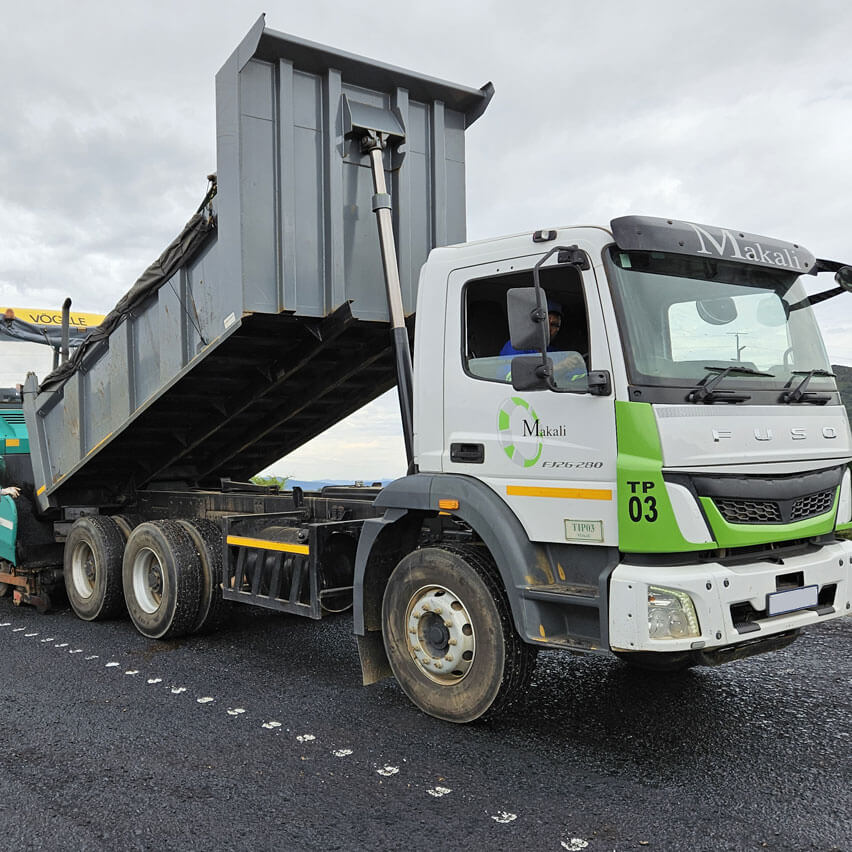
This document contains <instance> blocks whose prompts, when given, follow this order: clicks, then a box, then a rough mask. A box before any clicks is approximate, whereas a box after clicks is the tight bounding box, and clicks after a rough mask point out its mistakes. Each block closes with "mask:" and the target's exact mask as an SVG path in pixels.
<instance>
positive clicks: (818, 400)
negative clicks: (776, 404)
mask: <svg viewBox="0 0 852 852" xmlns="http://www.w3.org/2000/svg"><path fill="white" fill-rule="evenodd" d="M793 375H794V376H804V378H803V379H802V381H800V382H799V384H797V385H796V387H795V388H794V389H793V390H791V391H784V393H782V394H781V402H786V403H791V402H810V403H813V404H814V405H825V404H826V403H827V402H831V395H830V394H825V393H806V392H805V388H806V387H807V386H808V382H809V381H810V380H811V379H812V378H813V377H814V376H825V377H826V378H828V379H834V378H837V377H836V376H835V374H834V373H831V372H829V371H828V370H821V369H816V370H793Z"/></svg>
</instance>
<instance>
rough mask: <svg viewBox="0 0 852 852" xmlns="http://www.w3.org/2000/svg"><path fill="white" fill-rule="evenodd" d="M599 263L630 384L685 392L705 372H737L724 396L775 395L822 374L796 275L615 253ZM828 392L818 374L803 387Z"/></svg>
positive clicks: (823, 361) (825, 364)
mask: <svg viewBox="0 0 852 852" xmlns="http://www.w3.org/2000/svg"><path fill="white" fill-rule="evenodd" d="M605 261H606V266H607V273H608V275H609V278H610V281H611V283H612V290H613V295H614V298H615V301H616V310H617V313H618V318H619V326H620V330H621V334H622V338H623V339H624V343H625V356H626V360H627V368H628V373H629V376H630V382H631V384H634V385H652V386H653V385H657V386H668V387H694V386H695V385H696V384H698V383H699V382H700V381H702V379H705V377H706V376H707V375H708V369H711V370H712V369H714V368H716V369H715V372H718V371H719V369H724V368H727V367H736V368H744V369H737V370H734V371H732V372H731V373H729V374H728V375H726V376H725V378H724V387H726V388H728V387H741V388H748V389H767V390H782V389H784V388H789V387H790V386H791V385H792V386H795V385H796V384H798V383H799V382H800V381H801V380H802V379H803V378H804V376H805V374H806V373H807V372H809V371H811V370H823V371H826V372H830V371H831V366H830V364H829V361H828V356H827V355H826V352H825V348H824V347H823V343H822V337H821V335H820V333H819V329H818V326H817V323H816V319H815V318H814V315H813V310H812V309H811V308H810V307H809V306H807V305H806V304H805V305H804V306H802V305H800V304H798V303H801V302H802V300H804V299H805V298H806V294H805V290H804V288H803V287H802V285H801V283H800V282H799V279H798V276H797V275H796V274H795V273H791V272H786V271H782V270H771V269H763V268H758V267H755V266H747V265H745V264H739V263H735V262H733V263H732V262H728V261H723V260H708V259H703V258H695V257H688V256H685V255H674V254H666V253H664V252H649V251H630V252H627V251H622V250H621V249H619V248H617V247H616V246H612V247H610V249H609V250H608V252H606V253H605ZM791 308H793V309H792V310H791ZM749 370H751V371H755V372H761V373H771V374H772V376H758V375H750V374H749V372H748V371H749ZM834 389H835V385H834V379H832V378H831V377H825V376H820V375H819V374H817V375H814V376H812V377H811V380H810V382H809V383H808V390H823V391H827V390H834Z"/></svg>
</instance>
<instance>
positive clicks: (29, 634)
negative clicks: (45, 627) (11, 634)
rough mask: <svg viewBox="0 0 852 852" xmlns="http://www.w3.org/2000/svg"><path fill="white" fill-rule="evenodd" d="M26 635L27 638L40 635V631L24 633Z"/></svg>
mask: <svg viewBox="0 0 852 852" xmlns="http://www.w3.org/2000/svg"><path fill="white" fill-rule="evenodd" d="M24 636H26V637H27V639H29V638H30V636H38V633H24Z"/></svg>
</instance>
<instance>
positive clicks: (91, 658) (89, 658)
mask: <svg viewBox="0 0 852 852" xmlns="http://www.w3.org/2000/svg"><path fill="white" fill-rule="evenodd" d="M97 658H98V655H97V654H89V656H88V657H86V659H87V660H97Z"/></svg>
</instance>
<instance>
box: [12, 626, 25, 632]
mask: <svg viewBox="0 0 852 852" xmlns="http://www.w3.org/2000/svg"><path fill="white" fill-rule="evenodd" d="M26 629H27V628H26V627H13V628H12V633H20V632H21V631H22V630H26Z"/></svg>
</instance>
